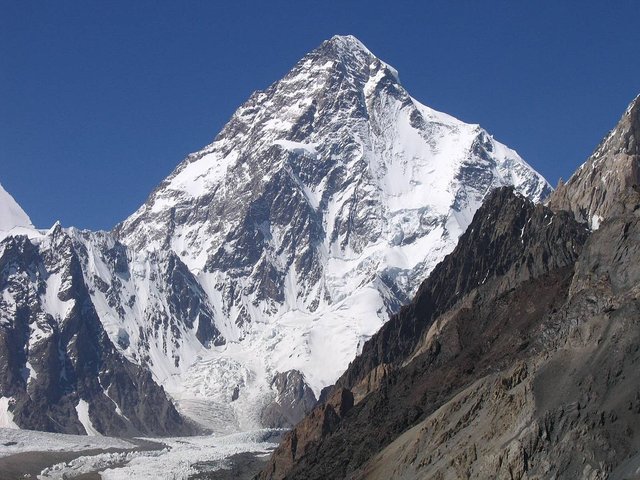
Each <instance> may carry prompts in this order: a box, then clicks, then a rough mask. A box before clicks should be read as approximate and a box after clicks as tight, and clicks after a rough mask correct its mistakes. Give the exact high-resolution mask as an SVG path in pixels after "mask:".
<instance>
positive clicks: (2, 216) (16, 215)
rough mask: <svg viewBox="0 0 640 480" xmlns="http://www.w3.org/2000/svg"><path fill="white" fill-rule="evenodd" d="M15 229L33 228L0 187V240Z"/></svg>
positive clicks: (18, 207) (23, 213)
mask: <svg viewBox="0 0 640 480" xmlns="http://www.w3.org/2000/svg"><path fill="white" fill-rule="evenodd" d="M15 227H27V228H33V225H32V224H31V220H30V219H29V216H28V215H27V214H26V213H25V212H24V210H23V209H22V207H20V205H18V203H17V202H16V201H15V200H14V199H13V197H12V196H11V195H10V194H9V193H8V192H7V191H6V190H5V189H4V188H3V187H2V185H0V238H2V237H3V236H5V235H6V233H7V232H9V231H10V230H12V229H13V228H15Z"/></svg>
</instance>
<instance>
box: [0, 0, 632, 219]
mask: <svg viewBox="0 0 640 480" xmlns="http://www.w3.org/2000/svg"><path fill="white" fill-rule="evenodd" d="M612 5H615V7H614V6H612ZM638 18H640V5H639V4H638V2H635V1H624V0H621V1H617V2H605V1H602V2H596V1H580V2H578V1H530V2H515V1H512V0H509V1H491V0H487V1H475V0H474V1H471V0H468V1H455V0H439V1H427V0H423V1H415V2H409V1H407V2H388V1H384V2H383V1H373V0H372V1H349V0H342V1H328V0H327V1H317V2H304V1H290V2H289V1H288V2H285V1H266V0H263V1H251V2H249V1H240V0H238V1H235V2H218V1H213V0H211V1H208V0H201V1H178V0H176V1H173V2H168V1H161V0H148V1H140V0H135V1H130V0H127V1H97V0H82V1H80V0H78V1H73V2H72V1H65V0H60V1H33V0H19V1H18V0H16V1H6V0H0V183H2V184H3V185H4V187H5V188H6V189H7V190H8V191H9V192H10V193H11V194H12V195H13V196H14V197H15V198H16V200H17V201H18V202H19V203H20V204H21V205H22V206H23V208H24V209H25V210H26V211H27V213H28V214H29V215H30V216H31V218H32V220H33V221H34V223H35V224H36V226H38V227H49V226H50V225H51V224H52V223H53V222H54V221H55V220H58V219H59V220H61V221H62V223H63V225H65V226H70V225H75V226H78V227H82V228H92V229H97V228H104V229H109V228H112V227H113V226H114V225H115V224H116V223H117V222H119V221H121V220H123V219H124V218H125V217H126V216H128V215H129V214H131V213H132V212H133V211H134V210H135V209H136V208H137V207H138V206H139V205H140V204H142V203H143V202H144V200H145V199H146V197H147V195H148V194H149V193H150V192H151V190H152V189H153V188H154V187H155V186H156V185H157V184H158V183H159V182H160V181H161V180H162V179H163V178H164V177H165V176H167V175H168V174H169V173H170V172H171V171H172V169H173V168H174V167H175V166H176V165H177V164H178V163H179V162H180V161H181V160H182V159H183V158H184V157H185V156H186V155H187V154H188V153H189V152H192V151H195V150H198V149H199V148H200V147H202V146H204V145H205V144H207V143H209V142H210V141H211V140H212V139H213V138H214V137H215V135H216V134H217V132H218V131H219V130H220V129H221V128H222V126H223V125H224V123H225V122H226V121H227V120H228V119H229V117H230V116H231V114H232V113H233V111H234V110H235V109H236V108H237V107H238V106H239V105H240V104H241V103H242V102H243V101H244V100H245V99H246V98H247V97H248V96H249V95H250V93H251V92H252V91H254V90H258V89H263V88H265V87H267V86H268V85H269V84H271V83H272V82H274V81H275V80H277V79H279V78H280V77H281V76H283V75H284V74H285V73H286V72H287V71H288V70H289V69H290V68H291V67H292V66H293V64H294V63H295V62H296V61H297V60H298V59H299V58H300V57H302V56H303V55H304V54H305V53H306V52H307V51H309V50H311V49H313V48H315V47H316V46H317V45H318V44H320V43H321V42H322V41H323V40H325V39H327V38H329V37H331V36H332V35H334V34H353V35H355V36H357V37H358V38H360V40H362V41H363V42H364V43H365V44H366V45H367V46H368V47H369V49H371V50H372V51H373V52H374V53H375V54H376V55H378V56H379V57H380V58H381V59H383V60H385V61H386V62H388V63H390V64H391V65H393V66H395V67H396V68H397V69H398V70H399V72H400V79H401V81H402V82H403V84H404V85H405V87H406V88H407V89H408V90H409V92H410V93H411V94H412V95H413V96H414V97H415V98H417V99H418V100H420V101H421V102H423V103H425V104H427V105H429V106H431V107H433V108H436V109H439V110H442V111H445V112H447V113H450V114H452V115H454V116H456V117H458V118H460V119H462V120H464V121H467V122H473V123H479V124H481V125H482V126H484V127H485V128H486V129H488V130H489V131H490V132H491V133H492V134H493V135H494V136H495V137H496V138H497V139H498V140H500V141H502V142H504V143H506V144H507V145H509V146H510V147H512V148H515V149H516V150H517V151H518V152H519V153H520V154H521V155H522V156H523V157H524V158H525V160H527V161H528V162H529V163H530V164H532V165H533V166H534V167H535V168H536V169H537V170H539V171H540V172H541V173H542V174H543V175H545V176H546V177H547V179H548V180H549V181H550V182H551V183H552V184H554V185H555V184H556V183H557V180H558V178H559V177H560V176H562V177H564V178H565V179H566V178H567V177H568V176H569V175H570V174H571V173H572V172H573V170H574V169H575V168H576V167H577V166H578V165H579V164H581V163H582V162H583V161H584V160H585V158H586V157H587V156H588V155H589V154H590V153H591V151H592V150H593V149H594V148H595V146H596V145H597V144H598V142H599V141H600V139H601V138H602V136H603V135H604V134H605V133H606V132H607V131H608V130H609V129H610V128H612V127H613V126H614V125H615V123H616V121H617V120H618V118H619V117H620V115H621V114H622V112H623V110H624V108H625V107H626V105H627V104H628V103H629V102H630V101H631V100H632V99H633V97H635V95H637V94H638V93H640V61H639V60H638V58H639V56H638V45H640V28H639V27H638Z"/></svg>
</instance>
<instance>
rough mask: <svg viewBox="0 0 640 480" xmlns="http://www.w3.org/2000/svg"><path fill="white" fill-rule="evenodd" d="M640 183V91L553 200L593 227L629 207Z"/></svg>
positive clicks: (551, 202) (553, 203)
mask: <svg viewBox="0 0 640 480" xmlns="http://www.w3.org/2000/svg"><path fill="white" fill-rule="evenodd" d="M639 184H640V95H639V96H637V97H636V98H635V99H634V100H633V102H631V104H630V105H629V107H628V108H627V109H626V111H625V112H624V114H623V115H622V118H621V119H620V121H619V122H618V124H617V125H616V127H615V128H614V129H613V130H612V131H611V132H610V133H609V134H608V135H607V136H606V137H605V139H604V140H603V141H602V142H601V143H600V145H599V146H598V148H596V150H595V152H594V153H593V155H591V157H589V159H588V160H587V161H586V162H585V163H584V164H583V165H582V166H581V167H580V168H579V169H578V170H577V171H576V173H574V174H573V176H572V177H571V178H570V179H569V181H567V183H566V184H561V185H559V186H558V189H557V190H556V191H555V192H554V193H553V195H552V196H551V198H550V200H549V205H550V206H551V207H552V208H554V209H558V210H568V211H571V212H573V213H574V215H575V217H576V219H577V220H578V221H581V222H587V223H589V225H590V226H591V227H592V228H598V226H599V225H600V223H601V222H602V221H603V220H605V219H607V218H610V217H612V216H615V215H616V214H618V213H619V212H621V211H623V210H624V209H625V208H626V205H628V204H629V198H630V197H636V196H637V189H638V185H639Z"/></svg>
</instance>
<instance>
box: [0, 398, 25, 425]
mask: <svg viewBox="0 0 640 480" xmlns="http://www.w3.org/2000/svg"><path fill="white" fill-rule="evenodd" d="M12 403H13V398H11V397H0V428H10V429H19V428H20V427H18V425H16V422H14V421H13V413H11V412H10V411H9V406H10V405H11V404H12Z"/></svg>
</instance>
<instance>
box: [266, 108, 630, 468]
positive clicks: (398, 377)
mask: <svg viewBox="0 0 640 480" xmlns="http://www.w3.org/2000/svg"><path fill="white" fill-rule="evenodd" d="M636 107H637V99H636V101H634V102H633V103H632V104H631V106H630V107H629V109H628V110H627V112H626V113H625V115H624V116H623V119H622V120H621V123H620V125H619V126H618V127H617V128H616V129H615V130H614V133H612V134H611V135H609V136H608V137H607V140H605V142H604V143H603V144H601V146H600V147H599V148H598V149H597V150H596V152H595V153H594V156H593V157H591V158H590V159H589V160H588V161H587V162H586V164H585V166H583V167H581V169H580V170H578V172H576V174H575V176H574V177H575V178H574V177H572V180H570V181H569V182H567V184H566V186H565V187H563V188H562V189H559V191H558V192H557V193H556V194H554V195H553V196H552V198H551V200H550V202H549V204H550V206H551V207H553V209H554V210H551V209H549V208H547V207H542V206H533V205H532V204H530V203H529V202H528V201H526V200H523V199H521V198H518V197H517V196H515V195H513V193H512V192H509V191H507V190H502V191H498V192H496V193H495V194H494V195H492V196H491V197H490V198H489V199H488V200H487V201H486V202H485V204H484V205H483V207H482V208H481V209H480V210H479V211H478V213H477V214H476V216H475V217H474V221H473V222H472V224H471V225H470V227H469V229H468V230H467V232H466V233H465V234H464V235H463V236H462V237H461V240H460V242H459V244H458V246H457V247H456V249H455V250H454V252H453V253H452V254H451V255H449V256H448V257H447V258H446V259H445V260H444V261H443V262H442V263H441V264H440V265H439V266H438V267H436V269H434V271H433V272H432V274H431V275H430V276H429V278H428V279H427V280H426V281H425V282H424V283H423V284H422V285H421V287H420V289H419V291H418V293H417V295H416V296H415V298H414V300H413V301H412V303H411V304H410V305H409V306H407V307H403V308H402V309H401V310H400V312H399V313H398V314H397V315H396V316H394V317H392V319H391V320H390V321H389V322H388V323H387V324H386V325H385V326H384V327H383V328H382V329H381V331H380V332H379V333H378V334H377V335H375V336H374V337H373V338H372V339H371V340H370V341H369V342H368V343H367V344H366V345H365V347H364V349H363V354H362V355H361V356H359V357H358V358H357V359H356V360H355V361H354V362H353V363H352V364H351V365H350V366H349V368H348V369H347V371H346V372H345V374H344V375H343V376H342V377H341V379H340V380H339V381H338V383H337V385H336V386H335V387H334V388H333V390H332V391H333V392H336V391H340V392H343V394H342V395H347V396H348V395H349V394H351V395H353V397H354V399H355V402H353V406H351V404H350V403H349V402H348V403H347V406H350V408H348V411H346V412H345V413H344V414H343V415H342V416H341V417H340V419H339V420H338V421H335V422H332V423H331V425H332V427H331V429H329V430H326V429H323V428H322V427H321V425H322V424H323V420H322V418H321V419H320V420H315V422H312V419H314V418H317V417H318V416H320V417H323V415H324V417H326V418H327V421H328V420H329V417H330V416H331V415H328V416H327V414H326V413H325V407H323V406H319V407H317V408H316V409H315V410H314V412H313V413H312V414H311V416H309V417H307V418H306V419H305V420H303V421H302V422H301V423H300V425H299V426H298V427H296V429H295V430H294V431H293V432H292V433H291V434H290V437H288V438H285V440H284V442H283V444H282V445H281V446H280V447H279V449H278V450H277V451H276V453H275V454H274V456H273V457H272V459H271V461H270V464H269V465H268V467H267V468H266V469H265V470H264V471H263V472H262V474H261V475H260V478H262V479H281V478H287V479H295V478H305V479H319V478H341V479H342V478H352V479H383V478H384V479H394V478H397V479H418V478H436V479H454V478H499V479H502V478H504V479H534V478H586V479H602V478H613V479H618V478H620V479H622V478H634V475H636V473H635V472H637V469H638V467H640V460H639V459H638V455H637V451H638V445H639V442H640V435H638V433H637V432H639V431H640V414H639V413H638V412H640V409H639V408H638V405H640V404H639V400H638V399H639V398H640V397H639V396H638V395H639V394H638V388H637V385H638V380H639V378H638V373H637V372H638V369H637V365H638V361H639V360H640V355H639V354H638V352H639V351H640V335H638V332H639V331H640V330H639V329H638V324H637V323H638V321H637V319H638V318H640V317H639V316H638V307H639V305H640V303H639V298H640V297H639V294H640V290H639V288H638V280H639V278H638V275H640V270H639V269H638V268H637V266H638V265H639V264H640V262H639V261H640V257H639V255H640V249H639V248H638V245H639V242H638V239H640V236H639V234H640V231H639V230H638V226H639V222H640V195H638V192H637V191H636V189H635V188H634V184H633V182H632V181H631V182H630V181H629V179H632V178H633V176H634V175H636V172H637V170H635V168H636V167H635V162H636V161H637V157H636V155H637V153H636V152H635V142H634V141H633V140H632V135H630V134H627V133H628V132H631V131H633V128H631V129H629V128H628V127H629V125H634V124H636V122H637V121H638V120H639V119H638V110H637V108H636ZM625 132H626V133H625ZM603 145H604V147H603ZM599 159H606V161H604V160H599ZM592 165H596V168H594V169H593V170H591V171H592V172H596V173H593V174H592V175H594V176H595V177H597V178H598V182H599V183H601V184H602V188H601V189H594V191H593V192H592V195H593V197H592V198H588V195H587V193H586V192H587V190H588V189H587V188H586V187H585V185H586V183H585V182H586V181H587V180H586V178H591V177H590V176H589V175H587V174H585V173H584V172H589V171H590V170H589V168H590V167H591V166H592ZM610 169H613V170H611V171H610ZM624 169H626V170H624ZM602 179H605V182H602ZM602 191H605V192H609V193H605V194H604V195H603V194H602ZM612 192H616V195H613V193H612ZM594 215H599V216H600V217H601V218H600V217H598V219H597V221H596V222H595V224H594V221H593V220H594V218H595V217H594ZM577 220H580V221H582V222H584V223H578V222H577ZM587 222H588V223H587ZM589 224H590V225H589ZM589 226H591V227H592V229H590V228H589ZM596 227H597V229H596ZM474 237H475V240H474V241H471V239H472V238H474ZM518 250H521V252H522V253H520V252H519V251H518ZM345 392H347V393H345ZM325 397H326V398H330V397H331V391H329V392H328V393H327V394H326V395H325ZM318 425H320V427H319V426H318ZM300 438H304V439H305V440H304V441H303V442H300V441H297V442H293V441H292V440H293V439H298V440H299V439H300Z"/></svg>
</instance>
